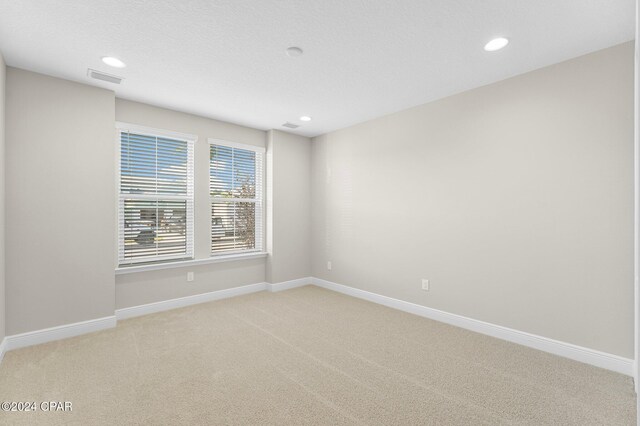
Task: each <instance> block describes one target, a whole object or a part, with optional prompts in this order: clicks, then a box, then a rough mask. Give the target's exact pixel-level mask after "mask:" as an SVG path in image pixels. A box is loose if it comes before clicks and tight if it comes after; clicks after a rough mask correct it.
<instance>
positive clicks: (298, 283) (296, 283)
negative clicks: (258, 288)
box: [267, 277, 313, 293]
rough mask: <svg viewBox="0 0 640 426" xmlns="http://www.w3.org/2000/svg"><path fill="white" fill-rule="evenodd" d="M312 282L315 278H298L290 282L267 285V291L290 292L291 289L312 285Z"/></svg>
mask: <svg viewBox="0 0 640 426" xmlns="http://www.w3.org/2000/svg"><path fill="white" fill-rule="evenodd" d="M312 281H313V278H311V277H304V278H298V279H295V280H290V281H283V282H281V283H274V284H267V290H268V291H270V292H272V293H274V292H276V291H282V290H289V289H291V288H296V287H302V286H305V285H309V284H311V283H312Z"/></svg>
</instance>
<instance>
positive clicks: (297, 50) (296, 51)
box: [286, 46, 304, 57]
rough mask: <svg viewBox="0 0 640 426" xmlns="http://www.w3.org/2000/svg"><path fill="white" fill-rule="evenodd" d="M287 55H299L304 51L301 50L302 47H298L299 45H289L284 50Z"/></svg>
mask: <svg viewBox="0 0 640 426" xmlns="http://www.w3.org/2000/svg"><path fill="white" fill-rule="evenodd" d="M286 52H287V55H289V56H291V57H293V56H301V55H302V54H303V53H304V52H303V51H302V49H300V48H299V47H295V46H292V47H289V48H287V50H286Z"/></svg>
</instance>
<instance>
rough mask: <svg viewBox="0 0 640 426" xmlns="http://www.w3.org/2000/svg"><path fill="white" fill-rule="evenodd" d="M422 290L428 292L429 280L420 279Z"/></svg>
mask: <svg viewBox="0 0 640 426" xmlns="http://www.w3.org/2000/svg"><path fill="white" fill-rule="evenodd" d="M422 289H423V290H424V291H429V280H426V279H424V278H423V279H422Z"/></svg>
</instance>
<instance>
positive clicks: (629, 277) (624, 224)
mask: <svg viewBox="0 0 640 426" xmlns="http://www.w3.org/2000/svg"><path fill="white" fill-rule="evenodd" d="M633 56H634V52H633V43H626V44H623V45H619V46H616V47H613V48H610V49H606V50H603V51H600V52H596V53H593V54H590V55H587V56H583V57H580V58H577V59H574V60H570V61H567V62H564V63H560V64H556V65H553V66H550V67H547V68H543V69H540V70H537V71H534V72H531V73H528V74H524V75H521V76H518V77H515V78H512V79H509V80H505V81H502V82H499V83H496V84H492V85H489V86H485V87H482V88H479V89H475V90H472V91H469V92H465V93H462V94H459V95H456V96H452V97H449V98H446V99H443V100H440V101H436V102H433V103H429V104H426V105H422V106H419V107H416V108H412V109H409V110H406V111H402V112H399V113H396V114H392V115H389V116H385V117H382V118H379V119H376V120H373V121H369V122H366V123H363V124H360V125H356V126H353V127H350V128H347V129H343V130H340V131H336V132H333V133H330V134H327V135H324V136H320V137H317V138H315V139H314V140H313V142H312V206H311V207H312V242H313V243H312V256H313V257H312V272H313V275H314V276H316V277H319V278H323V279H327V280H330V281H333V282H337V283H340V284H345V285H348V286H352V287H356V288H360V289H364V290H368V291H372V292H374V293H379V294H383V295H386V296H390V297H394V298H398V299H401V300H406V301H409V302H414V303H418V304H421V305H425V306H429V307H433V308H437V309H441V310H444V311H448V312H452V313H455V314H460V315H464V316H467V317H471V318H475V319H479V320H483V321H488V322H491V323H494V324H499V325H502V326H506V327H511V328H514V329H517V330H522V331H526V332H530V333H534V334H538V335H542V336H545V337H549V338H553V339H558V340H561V341H565V342H569V343H574V344H577V345H581V346H585V347H588V348H593V349H597V350H602V351H605V352H609V353H613V354H617V355H621V356H625V357H629V358H633V316H634V311H633ZM329 260H330V261H332V263H333V264H332V266H333V268H332V270H331V271H328V270H327V268H326V262H327V261H329ZM421 278H427V279H430V280H431V290H430V291H429V292H425V291H422V290H421V287H420V284H421V283H420V280H421Z"/></svg>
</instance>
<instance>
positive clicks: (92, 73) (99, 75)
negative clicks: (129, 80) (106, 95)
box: [87, 68, 124, 84]
mask: <svg viewBox="0 0 640 426" xmlns="http://www.w3.org/2000/svg"><path fill="white" fill-rule="evenodd" d="M87 76H89V77H91V78H95V79H96V80H102V81H107V82H109V83H115V84H120V83H122V80H124V79H123V78H122V77H118V76H117V75H111V74H107V73H104V72H102V71H96V70H92V69H91V68H89V69H87Z"/></svg>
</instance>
